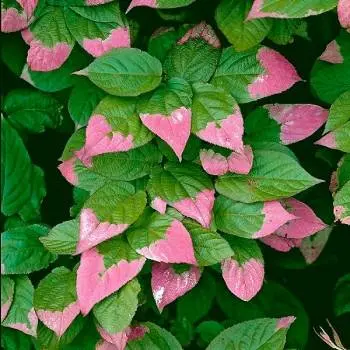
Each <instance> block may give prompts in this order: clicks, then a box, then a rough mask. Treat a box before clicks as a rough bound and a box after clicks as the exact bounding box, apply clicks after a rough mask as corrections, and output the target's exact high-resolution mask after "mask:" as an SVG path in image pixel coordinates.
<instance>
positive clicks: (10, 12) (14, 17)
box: [1, 7, 28, 33]
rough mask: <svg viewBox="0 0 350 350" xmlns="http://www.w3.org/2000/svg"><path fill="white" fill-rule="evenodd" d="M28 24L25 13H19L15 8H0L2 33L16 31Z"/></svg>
mask: <svg viewBox="0 0 350 350" xmlns="http://www.w3.org/2000/svg"><path fill="white" fill-rule="evenodd" d="M27 26H28V19H27V16H26V14H25V13H24V12H23V13H19V12H18V11H17V9H15V8H12V7H11V8H8V9H3V8H2V9H1V31H2V32H3V33H11V32H17V31H19V30H22V29H24V28H25V27H27Z"/></svg>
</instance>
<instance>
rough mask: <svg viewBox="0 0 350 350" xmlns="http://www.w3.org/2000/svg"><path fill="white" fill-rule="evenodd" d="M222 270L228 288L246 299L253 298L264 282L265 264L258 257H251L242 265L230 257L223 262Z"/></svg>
mask: <svg viewBox="0 0 350 350" xmlns="http://www.w3.org/2000/svg"><path fill="white" fill-rule="evenodd" d="M221 270H222V277H223V278H224V280H225V283H226V285H227V288H228V289H229V290H230V291H231V292H232V293H233V294H234V295H235V296H237V297H238V298H240V299H242V300H244V301H249V300H250V299H252V298H253V297H254V296H255V295H256V294H257V293H258V292H259V290H260V289H261V287H262V284H263V282H264V274H265V273H264V264H263V263H262V262H261V261H260V260H257V259H249V260H248V261H246V262H244V263H243V264H242V265H240V264H239V263H238V261H236V260H235V259H233V258H228V259H225V260H223V262H222V263H221Z"/></svg>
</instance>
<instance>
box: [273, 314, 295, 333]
mask: <svg viewBox="0 0 350 350" xmlns="http://www.w3.org/2000/svg"><path fill="white" fill-rule="evenodd" d="M295 320H296V317H294V316H286V317H282V318H280V319H279V320H278V322H277V327H276V329H277V330H279V329H284V328H288V327H289V326H290V325H291V324H292V323H293V322H294V321H295Z"/></svg>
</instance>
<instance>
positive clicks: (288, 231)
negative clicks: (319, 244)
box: [277, 198, 327, 238]
mask: <svg viewBox="0 0 350 350" xmlns="http://www.w3.org/2000/svg"><path fill="white" fill-rule="evenodd" d="M281 202H282V204H283V206H284V207H285V208H287V209H288V212H289V213H291V214H293V215H294V216H295V217H296V218H295V219H294V220H291V221H289V222H287V223H286V224H284V225H283V226H281V227H280V228H278V229H277V233H278V235H280V236H282V237H286V238H305V237H307V236H311V235H313V234H315V233H316V232H318V231H321V230H323V229H324V228H326V227H327V225H326V224H325V223H324V222H323V221H322V220H321V219H319V218H318V217H317V216H316V214H315V213H314V212H313V210H312V209H311V208H310V207H309V206H308V205H306V204H305V203H303V202H300V201H298V200H296V199H294V198H288V199H285V200H283V201H281Z"/></svg>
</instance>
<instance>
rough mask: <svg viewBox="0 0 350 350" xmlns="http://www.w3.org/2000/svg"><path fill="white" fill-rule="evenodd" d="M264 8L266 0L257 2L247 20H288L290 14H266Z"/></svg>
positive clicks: (256, 0) (257, 0)
mask: <svg viewBox="0 0 350 350" xmlns="http://www.w3.org/2000/svg"><path fill="white" fill-rule="evenodd" d="M263 6H264V0H255V1H254V3H253V6H252V8H251V9H250V11H249V13H248V17H247V20H251V19H255V18H264V17H273V18H288V17H289V16H288V14H283V13H279V12H265V11H262V8H263Z"/></svg>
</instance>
